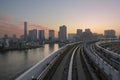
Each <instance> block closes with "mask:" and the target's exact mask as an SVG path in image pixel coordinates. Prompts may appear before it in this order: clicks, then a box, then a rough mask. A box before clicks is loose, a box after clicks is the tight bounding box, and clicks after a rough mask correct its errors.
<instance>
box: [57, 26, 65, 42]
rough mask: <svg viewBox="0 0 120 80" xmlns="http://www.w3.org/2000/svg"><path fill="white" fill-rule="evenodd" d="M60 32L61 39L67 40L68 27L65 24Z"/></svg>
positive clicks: (61, 40) (62, 40)
mask: <svg viewBox="0 0 120 80" xmlns="http://www.w3.org/2000/svg"><path fill="white" fill-rule="evenodd" d="M58 34H59V35H58V37H59V41H60V42H65V41H66V40H67V27H66V26H65V25H63V26H60V28H59V33H58Z"/></svg>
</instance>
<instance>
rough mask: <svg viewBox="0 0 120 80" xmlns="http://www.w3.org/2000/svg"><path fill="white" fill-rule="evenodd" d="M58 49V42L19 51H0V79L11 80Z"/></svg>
mask: <svg viewBox="0 0 120 80" xmlns="http://www.w3.org/2000/svg"><path fill="white" fill-rule="evenodd" d="M58 49H59V45H58V44H52V45H50V44H45V45H44V46H43V47H40V48H36V49H29V50H21V51H18V50H16V51H7V52H0V80H13V79H15V78H16V77H17V76H19V75H20V74H21V73H23V72H24V71H26V70H28V69H29V68H30V67H32V66H33V65H35V64H36V63H37V62H39V61H41V60H42V59H43V58H45V57H47V56H48V55H49V54H50V53H52V52H53V51H56V50H58Z"/></svg>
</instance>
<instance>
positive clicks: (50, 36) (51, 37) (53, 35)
mask: <svg viewBox="0 0 120 80" xmlns="http://www.w3.org/2000/svg"><path fill="white" fill-rule="evenodd" d="M54 33H55V31H54V30H49V41H54V39H55V34H54Z"/></svg>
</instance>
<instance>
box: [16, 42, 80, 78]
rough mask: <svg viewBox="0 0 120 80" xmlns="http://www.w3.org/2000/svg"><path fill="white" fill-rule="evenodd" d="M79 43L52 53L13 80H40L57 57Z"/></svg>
mask: <svg viewBox="0 0 120 80" xmlns="http://www.w3.org/2000/svg"><path fill="white" fill-rule="evenodd" d="M78 43H81V42H75V43H71V44H67V45H65V46H64V47H62V48H60V49H59V50H58V51H56V52H53V53H52V54H50V55H49V56H48V57H46V58H44V59H43V60H41V61H40V62H38V63H37V64H36V65H34V66H33V67H31V68H30V69H28V70H27V71H26V72H24V73H23V74H21V75H20V76H19V77H18V78H16V79H15V80H32V77H33V78H36V79H37V78H38V79H39V80H41V79H42V78H43V77H44V76H45V75H46V74H47V72H48V70H49V68H50V67H51V66H52V65H53V64H54V62H55V60H56V59H57V58H58V57H59V55H60V54H61V53H62V52H63V51H64V50H65V49H66V48H67V47H68V46H71V45H74V44H78Z"/></svg>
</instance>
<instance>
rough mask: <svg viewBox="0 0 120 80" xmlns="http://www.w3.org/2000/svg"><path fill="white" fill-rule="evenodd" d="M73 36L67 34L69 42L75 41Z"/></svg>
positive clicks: (72, 34)
mask: <svg viewBox="0 0 120 80" xmlns="http://www.w3.org/2000/svg"><path fill="white" fill-rule="evenodd" d="M75 36H76V34H74V33H69V34H68V40H69V41H75Z"/></svg>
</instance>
